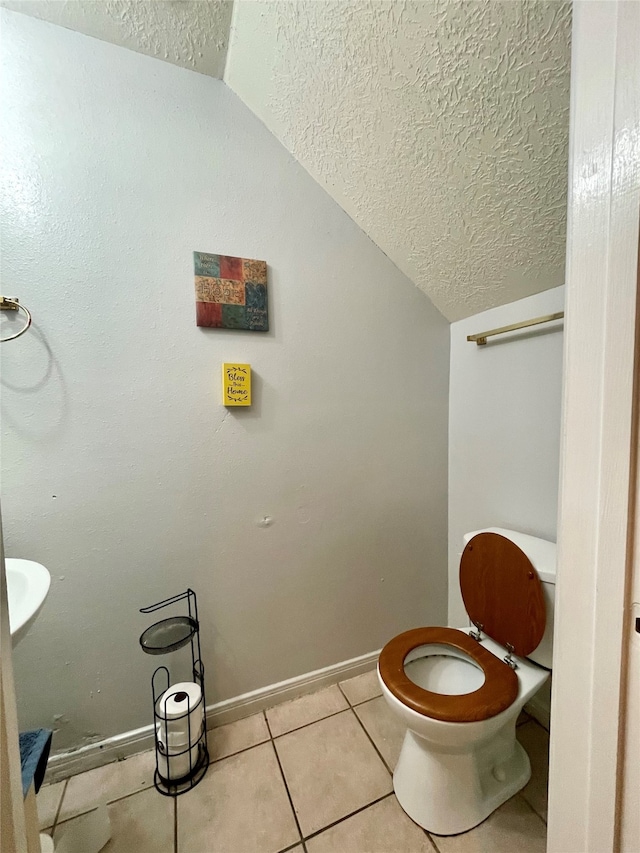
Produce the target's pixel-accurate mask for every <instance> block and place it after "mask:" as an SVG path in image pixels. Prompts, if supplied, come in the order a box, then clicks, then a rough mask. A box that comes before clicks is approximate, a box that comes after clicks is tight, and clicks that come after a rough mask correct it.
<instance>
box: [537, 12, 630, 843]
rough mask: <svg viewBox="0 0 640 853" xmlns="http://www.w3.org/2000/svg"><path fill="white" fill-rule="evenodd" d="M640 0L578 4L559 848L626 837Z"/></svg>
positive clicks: (558, 628)
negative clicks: (624, 727) (623, 782)
mask: <svg viewBox="0 0 640 853" xmlns="http://www.w3.org/2000/svg"><path fill="white" fill-rule="evenodd" d="M639 44H640V3H637V2H635V0H616V2H602V0H580V2H575V3H574V5H573V49H572V69H571V122H570V154H569V205H568V214H569V215H568V228H567V271H566V320H565V350H564V392H563V426H562V448H561V466H560V467H561V471H560V502H559V525H558V580H557V586H556V621H555V633H554V646H555V649H554V661H553V681H554V687H553V694H552V702H551V750H550V771H549V823H548V837H547V849H548V851H550V853H574V851H575V853H606V851H614V850H617V849H619V846H618V845H619V842H618V839H617V826H618V824H619V813H618V808H619V797H620V791H619V787H620V785H619V778H620V772H619V771H620V747H621V736H622V732H621V726H620V718H621V711H622V710H623V707H624V700H623V695H622V687H623V684H622V668H623V661H624V647H625V642H626V640H627V638H628V630H629V620H628V618H627V617H626V613H625V592H626V583H627V575H628V572H629V568H630V560H629V558H630V553H631V547H632V541H631V540H632V530H633V525H632V524H631V523H630V522H632V520H633V519H632V512H633V500H632V483H633V479H632V474H633V468H632V461H633V447H632V435H633V433H632V419H633V410H634V381H633V380H634V354H635V349H636V346H637V344H636V305H637V252H638V223H639V214H640V51H639V50H638V45H639Z"/></svg>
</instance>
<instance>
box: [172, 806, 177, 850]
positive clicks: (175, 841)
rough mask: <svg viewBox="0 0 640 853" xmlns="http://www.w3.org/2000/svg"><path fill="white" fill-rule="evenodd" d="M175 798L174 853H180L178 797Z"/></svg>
mask: <svg viewBox="0 0 640 853" xmlns="http://www.w3.org/2000/svg"><path fill="white" fill-rule="evenodd" d="M172 799H173V853H178V798H177V797H172Z"/></svg>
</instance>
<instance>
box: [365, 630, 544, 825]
mask: <svg viewBox="0 0 640 853" xmlns="http://www.w3.org/2000/svg"><path fill="white" fill-rule="evenodd" d="M482 645H483V647H485V648H486V649H487V650H488V651H490V652H491V653H492V654H494V655H495V656H496V657H497V658H498V659H499V660H501V659H502V657H503V656H504V649H502V648H501V647H500V646H499V645H498V643H494V642H493V641H492V640H489V639H484V640H483V643H482ZM516 662H517V667H518V668H517V669H516V670H515V672H516V675H517V677H518V693H517V697H516V699H515V700H514V701H513V702H512V703H511V704H510V705H509V707H508V708H506V709H505V710H504V711H501V712H500V713H499V714H496V715H495V716H493V717H490V718H489V719H486V720H479V721H475V722H464V723H458V722H447V721H444V720H438V719H434V718H432V717H428V716H426V715H424V714H421V713H418V712H417V711H414V710H413V709H412V708H410V707H408V705H406V704H405V703H404V702H402V701H401V700H400V699H398V697H397V696H396V695H395V694H394V693H393V692H392V691H391V690H389V688H388V687H387V685H386V684H385V682H384V680H383V679H382V677H381V675H380V670H379V669H378V679H379V681H380V686H381V689H382V694H383V696H384V698H385V700H386V701H387V703H388V705H389V707H390V708H391V709H392V711H394V713H396V714H398V716H399V717H400V718H401V720H402V721H403V723H404V725H405V726H406V727H407V733H406V735H405V739H404V742H403V745H402V750H401V752H400V757H399V759H398V763H397V765H396V768H395V771H394V774H393V787H394V791H395V793H396V796H397V798H398V801H399V803H400V805H401V806H402V808H403V809H404V811H405V812H406V813H407V814H408V815H409V817H410V818H412V820H414V821H415V822H416V823H418V824H420V826H422V827H424V828H425V829H428V830H429V831H430V832H433V833H435V834H436V835H454V834H456V833H459V832H465V831H466V830H468V829H471V828H472V827H474V826H476V825H477V824H479V823H481V821H483V820H484V819H485V818H486V817H488V816H489V815H490V814H491V813H492V812H493V811H494V810H495V809H497V808H498V806H500V805H501V804H502V803H504V802H505V801H506V800H508V799H509V798H510V797H512V796H513V795H514V794H515V793H516V792H517V791H519V790H520V789H521V788H523V787H524V786H525V785H526V784H527V782H528V781H529V778H530V776H531V768H530V765H529V758H528V756H527V754H526V752H525V751H524V749H523V748H522V747H521V746H520V744H519V743H518V741H517V740H516V721H517V719H518V715H519V714H520V711H521V710H522V708H523V706H524V705H525V703H526V702H528V701H529V699H530V698H531V697H532V696H533V695H534V694H535V693H536V692H537V691H538V690H539V689H540V687H542V685H543V684H544V682H545V681H546V680H547V678H548V677H549V672H548V670H546V669H543V668H542V667H540V666H537V665H536V664H534V663H530V662H529V661H527V660H523V659H520V658H516ZM405 672H406V673H407V675H408V676H409V678H410V679H411V680H412V681H414V682H415V683H417V684H418V685H419V686H420V687H421V688H423V689H425V690H429V691H431V692H433V693H444V694H448V695H464V694H467V693H471V692H473V691H475V690H477V689H478V687H480V686H481V685H482V683H483V682H484V674H483V672H482V670H481V669H480V668H479V667H478V665H477V664H476V663H475V662H474V661H472V660H471V658H469V657H467V656H466V655H465V654H464V653H463V652H460V651H459V650H457V649H453V648H447V647H445V646H442V645H440V644H430V645H426V646H419V647H418V648H416V649H414V650H413V651H412V652H411V653H410V654H409V655H408V656H407V659H406V661H405Z"/></svg>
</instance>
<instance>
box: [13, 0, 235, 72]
mask: <svg viewBox="0 0 640 853" xmlns="http://www.w3.org/2000/svg"><path fill="white" fill-rule="evenodd" d="M0 5H1V6H4V7H5V8H6V9H13V10H14V11H15V12H24V13H25V14H27V15H31V16H33V17H34V18H41V19H42V20H43V21H49V22H50V23H52V24H59V25H60V26H61V27H66V28H67V29H69V30H76V31H77V32H79V33H84V34H85V35H87V36H93V37H94V38H98V39H101V40H102V41H108V42H111V43H112V44H118V45H121V46H122V47H127V48H129V49H130V50H135V51H137V52H138V53H144V54H146V55H147V56H154V57H156V59H164V60H166V61H167V62H172V63H173V64H174V65H182V66H184V67H185V68H191V69H192V70H193V71H199V72H201V73H202V74H209V75H210V76H211V77H219V78H221V77H222V75H223V72H224V64H225V59H226V56H227V47H228V43H229V26H230V24H231V10H232V5H233V4H232V3H231V0H2V2H1V3H0Z"/></svg>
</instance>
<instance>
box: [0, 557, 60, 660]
mask: <svg viewBox="0 0 640 853" xmlns="http://www.w3.org/2000/svg"><path fill="white" fill-rule="evenodd" d="M5 565H6V568H7V598H8V604H9V628H10V630H11V645H12V646H13V647H14V648H15V646H16V645H17V644H18V643H19V642H20V640H21V639H22V638H23V637H24V635H25V634H26V633H27V631H28V630H29V628H30V627H31V625H32V624H33V622H34V621H35V619H36V616H37V615H38V613H40V610H41V609H42V605H43V604H44V600H45V598H46V597H47V593H48V592H49V584H50V583H51V575H50V574H49V572H48V571H47V570H46V569H45V567H44V566H41V565H40V563H34V562H33V560H15V559H11V557H8V558H7V559H5Z"/></svg>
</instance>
